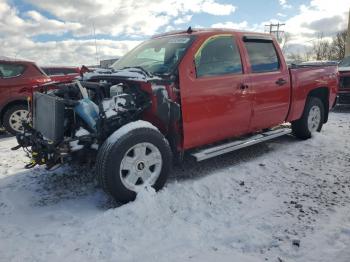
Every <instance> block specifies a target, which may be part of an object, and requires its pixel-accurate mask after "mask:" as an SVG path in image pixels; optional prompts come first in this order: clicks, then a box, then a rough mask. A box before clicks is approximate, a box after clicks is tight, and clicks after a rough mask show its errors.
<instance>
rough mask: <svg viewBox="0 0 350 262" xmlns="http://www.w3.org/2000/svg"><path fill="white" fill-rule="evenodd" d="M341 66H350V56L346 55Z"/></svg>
mask: <svg viewBox="0 0 350 262" xmlns="http://www.w3.org/2000/svg"><path fill="white" fill-rule="evenodd" d="M339 66H340V67H346V66H350V56H347V57H345V58H344V59H343V60H342V61H341V62H340V63H339Z"/></svg>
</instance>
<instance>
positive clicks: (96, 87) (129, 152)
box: [17, 28, 338, 202]
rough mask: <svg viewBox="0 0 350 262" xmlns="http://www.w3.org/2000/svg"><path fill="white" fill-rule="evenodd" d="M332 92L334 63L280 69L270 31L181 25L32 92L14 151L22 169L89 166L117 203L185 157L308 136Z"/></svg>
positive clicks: (322, 118) (158, 182)
mask: <svg viewBox="0 0 350 262" xmlns="http://www.w3.org/2000/svg"><path fill="white" fill-rule="evenodd" d="M337 89H338V72H337V67H336V66H315V67H314V66H292V67H291V68H288V67H287V65H286V63H285V60H284V57H283V55H282V52H281V50H280V48H279V45H278V43H277V42H276V40H275V39H274V37H273V36H271V35H268V34H261V33H253V32H241V31H234V30H226V29H200V30H192V29H191V28H189V29H188V30H187V31H177V32H171V33H166V34H162V35H157V36H155V37H153V38H151V39H150V40H148V41H145V42H144V43H142V44H140V45H139V46H137V47H136V48H135V49H133V50H132V51H130V52H129V53H127V54H126V55H125V56H124V57H122V58H121V59H120V60H118V61H117V62H116V63H115V64H114V65H113V69H111V70H101V71H98V70H97V71H95V72H90V73H86V74H84V75H83V77H82V78H81V79H80V81H77V82H74V83H72V84H66V85H64V86H61V87H60V88H59V89H58V90H56V91H50V92H48V93H35V95H34V101H33V105H32V107H33V111H34V112H33V127H31V126H29V125H26V128H25V131H24V132H23V133H22V134H20V135H18V136H17V140H18V143H19V146H18V147H17V148H20V147H21V146H22V147H25V148H31V153H32V161H31V162H30V163H29V164H28V165H27V167H33V166H35V165H37V164H39V165H42V164H45V165H46V166H47V168H48V169H53V168H55V167H57V166H58V165H60V164H61V163H64V162H67V161H71V160H74V159H80V160H86V161H91V160H92V161H93V162H94V163H95V166H96V175H97V178H98V180H99V182H100V184H101V186H102V187H103V189H104V190H105V191H106V192H108V193H110V194H111V195H112V196H113V197H114V198H115V199H116V200H118V201H121V202H127V201H130V200H132V199H134V198H135V196H136V193H137V192H139V190H141V189H142V188H144V187H145V186H152V187H154V188H155V189H156V190H159V189H160V188H162V187H163V186H164V184H165V182H166V179H167V176H168V174H169V172H170V170H171V165H172V160H173V159H176V160H181V159H182V156H183V155H184V153H185V152H187V153H188V154H191V155H192V156H194V157H195V158H196V159H197V160H198V161H201V160H204V159H208V158H210V157H214V156H217V155H220V154H223V153H228V152H231V151H234V150H237V149H239V148H242V147H245V146H249V145H252V144H256V143H259V142H262V141H266V140H269V139H272V138H275V137H278V136H281V135H286V134H289V133H293V134H294V135H295V136H296V137H298V138H301V139H307V138H310V137H311V136H312V134H313V133H314V132H317V131H320V130H321V128H322V125H323V124H324V123H326V122H327V120H328V112H329V109H330V108H331V107H332V106H333V105H334V102H335V99H336V95H337ZM287 123H291V125H288V124H287Z"/></svg>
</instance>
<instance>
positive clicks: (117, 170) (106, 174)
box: [96, 126, 172, 203]
mask: <svg viewBox="0 0 350 262" xmlns="http://www.w3.org/2000/svg"><path fill="white" fill-rule="evenodd" d="M122 128H124V129H125V130H126V129H127V127H125V126H124V127H122ZM118 131H119V130H117V131H116V133H117V132H118ZM119 133H120V134H122V133H124V132H119ZM113 136H114V134H112V135H111V137H110V138H112V137H113ZM117 137H118V138H117V139H110V138H109V139H107V140H106V141H105V142H104V144H103V145H102V147H101V148H100V150H99V153H98V156H97V166H96V167H97V168H96V171H97V178H98V180H99V183H100V185H101V186H102V188H103V189H104V190H105V191H106V192H107V193H109V194H111V195H112V196H113V197H114V198H115V199H116V200H117V201H118V202H121V203H127V202H129V201H132V200H134V199H135V197H136V194H137V193H138V192H139V191H140V190H142V189H143V188H144V187H146V186H152V187H153V188H154V189H155V190H156V191H157V190H159V189H161V188H162V187H163V186H164V184H165V182H166V180H167V178H168V174H169V173H170V171H171V167H172V154H171V150H170V147H169V144H168V142H167V141H166V140H165V138H164V136H163V135H162V134H161V133H160V132H159V131H158V130H156V129H153V128H149V127H138V128H135V129H132V130H130V131H128V132H126V133H124V134H122V135H120V136H119V135H118V136H117ZM114 140H115V141H114Z"/></svg>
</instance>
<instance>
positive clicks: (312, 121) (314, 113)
mask: <svg viewBox="0 0 350 262" xmlns="http://www.w3.org/2000/svg"><path fill="white" fill-rule="evenodd" d="M320 122H321V109H320V108H319V107H318V106H313V107H311V108H310V112H309V116H308V118H307V125H308V128H309V131H310V132H311V133H313V132H316V131H317V129H318V127H319V126H320Z"/></svg>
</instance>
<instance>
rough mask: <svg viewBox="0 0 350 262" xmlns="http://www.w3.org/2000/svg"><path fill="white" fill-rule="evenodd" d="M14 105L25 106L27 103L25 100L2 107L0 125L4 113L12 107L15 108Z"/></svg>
mask: <svg viewBox="0 0 350 262" xmlns="http://www.w3.org/2000/svg"><path fill="white" fill-rule="evenodd" d="M16 105H27V101H25V100H16V101H12V102H10V103H8V104H7V105H6V106H4V107H3V108H2V109H1V112H0V124H1V125H2V123H3V120H4V119H3V118H4V114H5V112H6V111H7V110H8V109H9V108H10V107H12V106H16Z"/></svg>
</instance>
